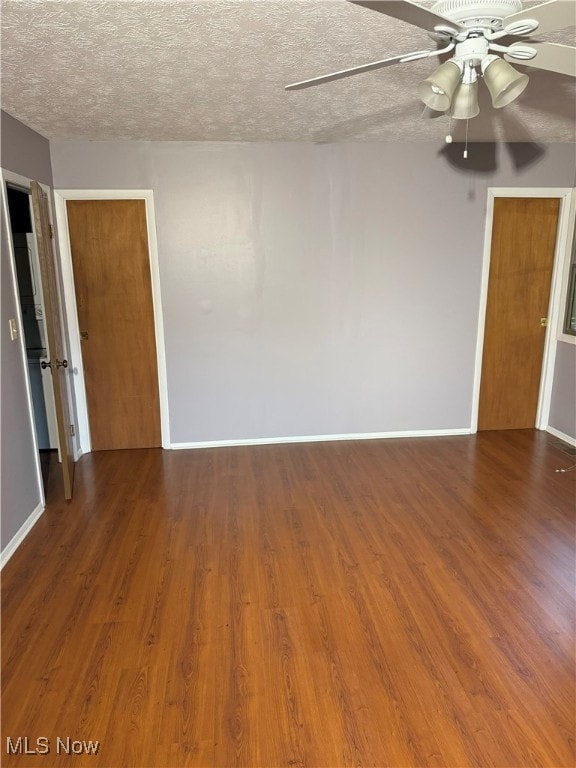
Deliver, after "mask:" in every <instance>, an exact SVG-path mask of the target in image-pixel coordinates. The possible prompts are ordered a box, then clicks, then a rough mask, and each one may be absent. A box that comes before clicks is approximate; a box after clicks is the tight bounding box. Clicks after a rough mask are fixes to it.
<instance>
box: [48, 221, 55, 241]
mask: <svg viewBox="0 0 576 768" xmlns="http://www.w3.org/2000/svg"><path fill="white" fill-rule="evenodd" d="M48 233H49V234H50V240H54V230H53V228H52V224H48Z"/></svg>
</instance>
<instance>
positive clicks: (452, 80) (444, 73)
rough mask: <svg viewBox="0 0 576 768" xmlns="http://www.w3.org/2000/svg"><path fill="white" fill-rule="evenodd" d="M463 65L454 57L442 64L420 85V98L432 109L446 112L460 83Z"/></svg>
mask: <svg viewBox="0 0 576 768" xmlns="http://www.w3.org/2000/svg"><path fill="white" fill-rule="evenodd" d="M461 77H462V67H461V65H460V64H458V63H457V62H456V61H454V59H450V61H445V62H444V64H440V66H439V67H438V69H436V70H434V72H433V73H432V74H431V75H430V76H429V77H427V78H426V80H423V81H422V82H421V83H420V85H419V86H418V98H419V99H420V100H421V101H423V102H424V104H426V106H427V107H430V109H434V110H435V111H437V112H446V110H447V109H450V104H451V102H452V96H453V95H454V91H455V90H456V88H457V87H458V84H459V83H460V79H461Z"/></svg>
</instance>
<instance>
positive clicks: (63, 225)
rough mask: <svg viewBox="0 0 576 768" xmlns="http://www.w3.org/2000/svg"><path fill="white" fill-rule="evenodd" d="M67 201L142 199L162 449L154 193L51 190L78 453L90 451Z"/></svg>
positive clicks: (163, 397) (166, 438)
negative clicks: (75, 413) (72, 382)
mask: <svg viewBox="0 0 576 768" xmlns="http://www.w3.org/2000/svg"><path fill="white" fill-rule="evenodd" d="M67 200H144V205H145V210H146V227H147V231H148V254H149V257H150V279H151V283H152V305H153V311H154V332H155V337H156V362H157V367H158V389H159V396H160V430H161V435H162V447H163V448H169V447H170V426H169V418H168V379H167V374H166V349H165V345H164V322H163V315H162V296H161V291H160V268H159V263H158V241H157V238H156V217H155V213H154V193H153V191H152V190H151V189H122V190H119V189H55V190H54V203H55V210H56V223H57V225H58V241H59V246H60V258H61V266H62V280H63V284H64V299H65V307H66V309H65V311H66V316H67V319H68V328H69V335H70V355H71V357H72V360H73V361H74V373H75V376H74V377H73V380H74V390H75V395H76V408H77V412H78V414H77V415H78V441H79V446H80V452H81V453H89V452H90V451H91V450H92V443H91V439H90V426H89V422H88V403H87V400H86V385H85V379H84V365H83V362H82V349H81V345H80V328H79V325H78V312H77V304H76V290H75V288H74V272H73V267H72V250H71V248H70V232H69V229H68V213H67V210H66V201H67Z"/></svg>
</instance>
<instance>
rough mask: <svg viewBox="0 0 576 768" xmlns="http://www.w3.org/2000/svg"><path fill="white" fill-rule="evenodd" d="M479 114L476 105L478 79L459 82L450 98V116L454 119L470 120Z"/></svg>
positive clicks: (478, 108)
mask: <svg viewBox="0 0 576 768" xmlns="http://www.w3.org/2000/svg"><path fill="white" fill-rule="evenodd" d="M479 114H480V107H479V106H478V81H477V80H475V81H474V82H473V83H461V84H460V85H459V86H458V88H457V89H456V93H455V94H454V97H453V99H452V109H451V111H450V116H451V117H453V118H454V119H455V120H470V119H471V118H473V117H476V116H477V115H479Z"/></svg>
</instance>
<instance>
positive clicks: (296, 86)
mask: <svg viewBox="0 0 576 768" xmlns="http://www.w3.org/2000/svg"><path fill="white" fill-rule="evenodd" d="M437 53H438V51H414V53H406V54H404V56H392V57H391V58H389V59H381V60H380V61H372V62H370V64H361V65H360V66H359V67H352V68H351V69H342V70H340V71H339V72H331V73H330V74H329V75H321V76H320V77H313V78H311V79H310V80H301V81H300V82H299V83H291V84H290V85H286V86H285V90H286V91H298V90H300V89H301V88H310V86H311V85H321V83H329V82H330V81H331V80H340V79H341V78H343V77H350V75H359V74H360V73H361V72H370V70H372V69H381V68H382V67H389V66H390V65H391V64H402V63H404V62H408V61H415V60H416V59H425V58H427V57H428V56H435V55H436V54H437Z"/></svg>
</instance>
